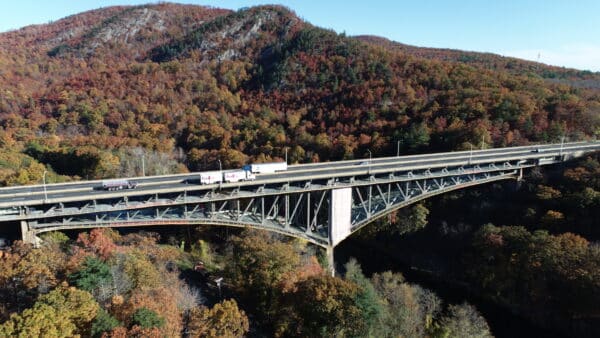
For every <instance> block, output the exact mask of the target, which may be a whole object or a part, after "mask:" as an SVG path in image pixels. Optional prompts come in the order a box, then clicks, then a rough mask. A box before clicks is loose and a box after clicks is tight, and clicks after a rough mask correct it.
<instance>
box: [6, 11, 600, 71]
mask: <svg viewBox="0 0 600 338" xmlns="http://www.w3.org/2000/svg"><path fill="white" fill-rule="evenodd" d="M148 2H152V1H148V0H146V1H135V0H120V1H119V0H116V1H114V0H110V1H100V0H76V1H73V0H53V1H33V0H17V1H3V2H2V4H1V5H0V31H6V30H10V29H16V28H20V27H22V26H26V25H29V24H40V23H47V22H49V21H55V20H58V19H60V18H63V17H65V16H68V15H72V14H76V13H79V12H82V11H85V10H89V9H94V8H98V7H106V6H112V5H129V4H143V3H148ZM179 2H184V3H192V4H199V5H208V6H213V7H222V8H229V9H238V8H240V7H247V6H254V5H257V4H265V3H279V4H283V5H285V6H287V7H289V8H291V9H292V10H294V11H295V12H296V14H298V16H300V17H301V18H303V19H304V20H306V21H308V22H311V23H312V24H314V25H317V26H320V27H324V28H331V29H334V30H335V31H337V32H346V34H347V35H357V34H371V35H379V36H383V37H387V38H389V39H391V40H394V41H398V42H402V43H407V44H411V45H416V46H424V47H440V48H454V49H462V50H472V51H480V52H492V53H497V54H501V55H507V56H516V57H520V58H524V59H529V60H534V61H537V60H538V56H539V61H540V62H543V63H546V64H552V65H558V66H565V67H573V68H578V69H588V70H593V71H600V0H545V1H544V0H463V1H452V0H447V1H443V0H429V1H427V0H362V1H355V0H346V1H342V0H330V1H326V0H320V1H316V0H279V1H277V0H270V1H251V0H246V1H244V0H222V1H210V0H196V1H179Z"/></svg>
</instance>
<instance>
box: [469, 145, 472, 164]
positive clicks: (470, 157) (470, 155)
mask: <svg viewBox="0 0 600 338" xmlns="http://www.w3.org/2000/svg"><path fill="white" fill-rule="evenodd" d="M469 145H470V146H471V152H470V153H469V164H471V159H472V158H473V145H472V144H471V143H469Z"/></svg>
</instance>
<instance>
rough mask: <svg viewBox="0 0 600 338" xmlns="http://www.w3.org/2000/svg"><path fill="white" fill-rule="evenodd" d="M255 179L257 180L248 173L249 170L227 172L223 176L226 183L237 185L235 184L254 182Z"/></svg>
mask: <svg viewBox="0 0 600 338" xmlns="http://www.w3.org/2000/svg"><path fill="white" fill-rule="evenodd" d="M254 179H256V176H255V175H254V174H253V173H252V172H250V171H248V170H243V169H241V170H232V171H226V172H225V173H224V174H223V180H224V181H225V183H235V182H239V181H253V180H254Z"/></svg>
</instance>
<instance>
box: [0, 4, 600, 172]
mask: <svg viewBox="0 0 600 338" xmlns="http://www.w3.org/2000/svg"><path fill="white" fill-rule="evenodd" d="M551 72H555V73H556V74H557V75H556V76H555V77H554V78H553V79H549V76H546V75H544V74H549V73H551ZM577 79H579V80H581V81H588V80H590V81H596V79H597V74H588V73H586V72H578V71H575V70H565V69H557V68H556V67H548V66H544V65H541V64H536V63H531V62H528V61H522V60H518V59H512V58H510V59H509V58H502V57H499V56H495V55H491V54H479V53H470V52H460V51H446V50H435V49H423V48H416V47H410V46H406V45H401V44H397V43H393V42H389V41H386V40H383V39H381V38H373V37H356V38H354V37H347V36H345V35H343V34H341V35H340V34H336V33H335V32H332V31H329V30H325V29H322V28H319V27H315V26H313V25H311V24H310V23H307V22H305V21H303V20H302V19H300V18H298V17H297V16H296V15H295V13H294V12H292V11H291V10H289V9H287V8H285V7H281V6H258V7H252V8H245V9H242V10H239V11H230V10H224V9H219V8H210V7H202V6H194V5H179V4H171V3H161V4H156V5H144V6H134V7H127V6H122V7H106V8H102V9H98V10H93V11H89V12H85V13H81V14H78V15H73V16H70V17H67V18H64V19H61V20H59V21H56V22H53V23H50V24H46V25H36V26H28V27H24V28H22V29H19V30H15V31H11V32H6V33H2V34H0V126H1V127H2V129H0V161H2V162H1V163H3V164H4V166H3V167H2V168H0V183H2V184H25V183H32V182H37V181H38V180H39V179H40V177H41V175H42V173H43V171H44V170H50V176H49V177H50V179H51V180H52V181H57V180H65V179H71V178H73V177H76V176H79V177H88V178H95V177H110V176H115V175H133V174H136V173H138V174H139V168H138V166H137V165H136V164H135V163H137V162H139V157H140V156H141V154H144V153H145V154H146V155H145V156H147V157H146V158H149V157H151V156H154V157H155V158H162V159H164V160H157V161H153V164H154V166H155V167H151V168H149V172H150V173H163V172H169V171H173V170H186V168H187V169H190V170H203V169H207V168H211V167H215V166H216V164H217V160H219V159H220V160H221V161H222V163H223V165H224V166H225V167H238V166H240V165H242V164H243V163H247V162H250V161H267V160H273V159H277V158H283V156H284V153H285V151H286V149H288V150H289V158H290V159H291V161H292V162H308V161H326V160H336V159H343V158H354V157H362V156H365V154H366V153H367V150H370V151H372V152H373V154H377V155H379V156H383V155H390V154H395V153H396V144H397V142H398V141H400V143H401V151H402V153H404V154H407V153H414V152H422V151H442V150H452V149H468V148H469V147H470V145H473V144H476V145H479V144H481V141H482V139H483V140H484V142H485V143H486V144H488V145H490V144H491V145H494V146H507V145H520V144H527V143H531V142H549V141H557V140H559V139H560V138H561V137H562V136H565V135H566V136H568V137H569V138H570V139H572V140H573V139H585V138H590V137H593V136H594V135H596V134H597V133H598V132H599V130H600V129H599V127H600V114H599V113H600V98H599V97H600V94H599V93H600V92H599V91H598V89H597V88H595V86H582V85H578V84H575V80H577ZM61 175H63V176H61Z"/></svg>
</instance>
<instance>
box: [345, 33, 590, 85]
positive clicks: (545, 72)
mask: <svg viewBox="0 0 600 338" xmlns="http://www.w3.org/2000/svg"><path fill="white" fill-rule="evenodd" d="M356 38H357V39H359V40H361V41H363V42H366V43H368V44H371V45H375V46H381V47H383V48H385V49H387V50H389V51H392V52H394V51H395V52H400V53H406V54H409V55H412V56H416V57H419V58H425V59H429V60H441V61H449V62H461V63H464V64H468V65H470V66H474V67H477V68H483V69H490V70H495V71H507V72H509V73H511V74H514V75H529V76H539V77H541V78H543V79H545V80H548V81H549V82H554V83H565V84H570V85H573V86H576V87H583V88H596V89H598V88H600V73H598V72H591V71H588V70H578V69H573V68H565V67H557V66H549V65H545V64H542V63H539V62H533V61H527V60H522V59H518V58H514V57H505V56H500V55H497V54H492V53H478V52H469V51H462V50H456V49H447V48H425V47H415V46H411V45H406V44H403V43H399V42H394V41H391V40H389V39H386V38H382V37H379V36H372V35H360V36H356Z"/></svg>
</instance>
